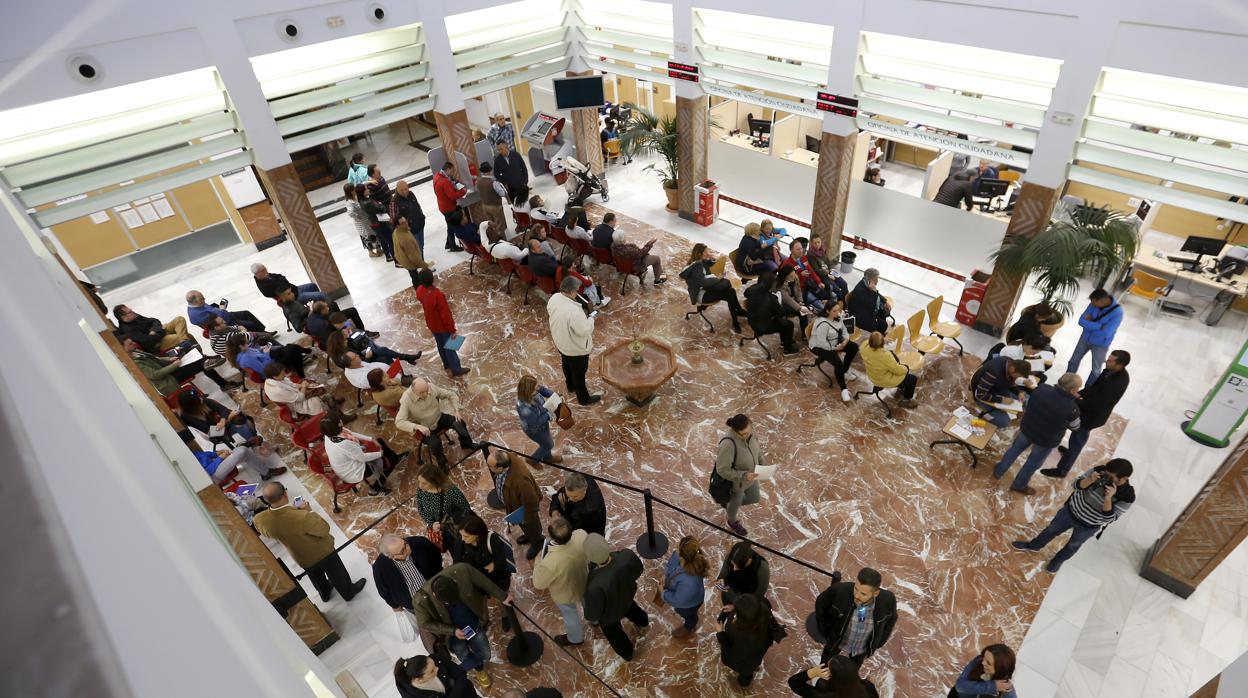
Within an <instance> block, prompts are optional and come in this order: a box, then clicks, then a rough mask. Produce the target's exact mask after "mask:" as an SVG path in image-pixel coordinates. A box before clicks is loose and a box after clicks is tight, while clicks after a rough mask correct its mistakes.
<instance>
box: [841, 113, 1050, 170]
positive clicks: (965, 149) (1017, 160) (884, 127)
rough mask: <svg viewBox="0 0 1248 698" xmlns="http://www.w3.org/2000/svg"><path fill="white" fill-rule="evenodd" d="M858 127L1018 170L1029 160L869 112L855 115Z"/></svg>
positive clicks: (1018, 153)
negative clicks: (883, 119) (884, 119)
mask: <svg viewBox="0 0 1248 698" xmlns="http://www.w3.org/2000/svg"><path fill="white" fill-rule="evenodd" d="M857 122H858V128H860V129H862V130H864V131H870V132H872V133H875V134H878V135H880V136H883V137H885V138H891V139H893V140H899V141H908V142H910V143H915V144H917V145H922V146H926V147H928V148H936V149H939V150H952V151H954V152H955V153H962V154H964V155H970V156H971V157H977V158H986V159H988V160H992V161H993V162H998V163H1001V164H1002V165H1009V166H1011V167H1014V168H1018V169H1020V170H1025V169H1027V164H1028V163H1029V162H1031V158H1030V156H1028V155H1027V153H1020V152H1018V151H1017V150H1006V149H1004V148H998V147H996V146H993V145H988V144H987V143H976V142H975V141H964V140H962V139H961V138H954V137H952V136H946V135H944V134H943V133H935V132H933V131H922V130H920V129H917V128H911V127H909V126H902V125H901V124H894V123H889V122H887V121H880V120H878V119H872V118H871V117H869V116H862V115H859V116H858V119H857Z"/></svg>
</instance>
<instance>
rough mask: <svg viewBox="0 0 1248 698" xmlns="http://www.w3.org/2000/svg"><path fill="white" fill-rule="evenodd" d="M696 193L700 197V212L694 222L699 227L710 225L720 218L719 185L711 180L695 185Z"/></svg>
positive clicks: (695, 216) (696, 214) (695, 215)
mask: <svg viewBox="0 0 1248 698" xmlns="http://www.w3.org/2000/svg"><path fill="white" fill-rule="evenodd" d="M693 191H694V193H696V194H697V196H698V210H697V213H695V214H694V216H693V220H694V222H696V223H698V224H699V225H710V224H711V223H714V222H715V218H716V217H718V216H719V185H717V184H715V183H714V182H712V181H711V180H709V179H708V180H706V181H705V182H703V183H701V184H695V185H694V187H693Z"/></svg>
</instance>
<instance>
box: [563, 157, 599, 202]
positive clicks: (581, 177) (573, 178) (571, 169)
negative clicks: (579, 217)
mask: <svg viewBox="0 0 1248 698" xmlns="http://www.w3.org/2000/svg"><path fill="white" fill-rule="evenodd" d="M563 169H564V171H565V172H567V173H568V175H569V176H568V185H567V186H568V208H575V207H579V206H584V205H585V201H586V200H588V199H589V197H591V196H593V195H594V194H601V195H602V202H603V203H606V202H607V201H609V200H610V199H611V195H610V194H609V193H608V192H607V180H606V179H605V178H599V177H598V176H597V175H595V174H594V173H593V172H590V170H589V166H587V165H585V164H584V163H582V162H581V161H580V160H577V159H576V158H574V157H570V156H569V157H565V158H564V159H563Z"/></svg>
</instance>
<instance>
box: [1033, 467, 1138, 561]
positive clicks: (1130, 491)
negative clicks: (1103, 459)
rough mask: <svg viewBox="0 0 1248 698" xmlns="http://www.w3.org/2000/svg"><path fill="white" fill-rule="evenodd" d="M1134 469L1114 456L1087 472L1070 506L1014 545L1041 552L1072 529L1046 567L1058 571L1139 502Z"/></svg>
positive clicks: (1081, 479)
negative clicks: (1134, 482) (1030, 535)
mask: <svg viewBox="0 0 1248 698" xmlns="http://www.w3.org/2000/svg"><path fill="white" fill-rule="evenodd" d="M1133 470H1134V468H1133V467H1132V466H1131V461H1129V460H1127V459H1125V458H1114V459H1113V460H1111V461H1109V462H1108V463H1106V464H1105V465H1098V466H1096V467H1095V468H1093V469H1091V470H1089V471H1088V472H1086V473H1084V474H1083V475H1081V476H1080V477H1079V479H1078V480H1075V491H1074V492H1071V493H1070V496H1069V497H1067V498H1066V505H1065V506H1063V507H1062V508H1061V509H1059V510H1058V511H1057V514H1055V515H1054V516H1053V520H1052V521H1050V522H1049V525H1048V526H1046V527H1045V529H1044V530H1043V531H1041V532H1040V533H1039V535H1037V536H1036V537H1035V538H1032V539H1031V540H1016V541H1014V542H1013V543H1011V545H1013V546H1014V549H1015V550H1026V551H1028V552H1033V553H1034V552H1039V551H1040V550H1043V549H1044V546H1046V545H1048V544H1049V543H1050V542H1052V540H1053V539H1054V538H1056V537H1058V536H1060V535H1061V534H1063V533H1065V532H1066V531H1068V530H1069V531H1071V534H1070V540H1068V541H1066V545H1064V546H1062V549H1061V550H1059V551H1057V554H1056V555H1054V556H1053V559H1052V560H1049V564H1047V565H1045V566H1044V571H1045V572H1048V573H1050V574H1056V573H1057V571H1058V570H1059V569H1061V567H1062V564H1063V563H1065V562H1066V561H1067V560H1069V559H1070V558H1072V557H1074V555H1075V553H1077V552H1079V548H1081V547H1082V546H1083V544H1084V543H1086V542H1088V540H1089V539H1090V538H1092V536H1094V535H1096V534H1097V532H1098V531H1101V530H1103V529H1104V528H1105V527H1106V526H1108V525H1110V524H1111V523H1113V522H1115V521H1117V520H1118V518H1119V517H1120V516H1122V515H1123V514H1125V513H1127V509H1130V508H1131V505H1132V504H1134V503H1135V488H1134V487H1132V486H1131V483H1130V479H1131V473H1132V471H1133Z"/></svg>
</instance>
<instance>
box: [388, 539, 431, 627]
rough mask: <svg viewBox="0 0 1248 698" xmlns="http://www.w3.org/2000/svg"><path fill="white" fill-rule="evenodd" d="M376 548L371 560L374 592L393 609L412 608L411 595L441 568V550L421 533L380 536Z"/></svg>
mask: <svg viewBox="0 0 1248 698" xmlns="http://www.w3.org/2000/svg"><path fill="white" fill-rule="evenodd" d="M378 552H379V553H380V554H379V555H378V556H377V560H376V561H375V562H374V563H373V583H374V584H376V585H377V594H378V595H380V596H381V599H382V601H385V602H386V603H387V604H388V605H389V606H390V608H393V609H394V610H396V611H401V610H404V609H406V610H408V611H410V610H412V596H414V595H415V594H416V592H418V591H420V590H421V589H422V588H424V586H425V584H426V583H427V582H428V581H429V580H430V579H431V578H432V577H433V576H434V575H435V574H437V573H439V572H441V571H442V553H441V552H439V551H438V548H437V546H435V545H434V544H433V543H431V542H429V539H428V538H425V537H424V536H408V537H407V538H400V537H399V536H396V535H394V534H393V533H387V534H386V535H384V536H382V537H381V545H379V546H378Z"/></svg>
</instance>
